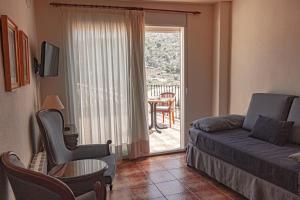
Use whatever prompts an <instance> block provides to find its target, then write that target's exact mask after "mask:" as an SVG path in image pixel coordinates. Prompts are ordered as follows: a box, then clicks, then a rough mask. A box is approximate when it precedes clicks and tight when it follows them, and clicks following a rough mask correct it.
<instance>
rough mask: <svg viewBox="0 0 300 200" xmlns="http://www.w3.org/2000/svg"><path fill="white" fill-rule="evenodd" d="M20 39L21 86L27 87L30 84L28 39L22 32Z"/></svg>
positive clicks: (20, 32)
mask: <svg viewBox="0 0 300 200" xmlns="http://www.w3.org/2000/svg"><path fill="white" fill-rule="evenodd" d="M18 37H19V68H20V84H21V85H26V84H29V83H30V68H29V46H28V37H27V35H26V34H25V33H24V32H23V31H21V30H20V31H19V36H18Z"/></svg>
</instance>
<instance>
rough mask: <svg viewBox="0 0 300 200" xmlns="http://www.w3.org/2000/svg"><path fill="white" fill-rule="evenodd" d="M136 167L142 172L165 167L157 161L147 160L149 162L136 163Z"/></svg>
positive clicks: (159, 169)
mask: <svg viewBox="0 0 300 200" xmlns="http://www.w3.org/2000/svg"><path fill="white" fill-rule="evenodd" d="M138 167H139V168H140V169H141V170H142V171H144V172H153V171H161V170H165V168H164V167H163V166H162V165H161V164H160V163H158V162H149V163H144V164H138Z"/></svg>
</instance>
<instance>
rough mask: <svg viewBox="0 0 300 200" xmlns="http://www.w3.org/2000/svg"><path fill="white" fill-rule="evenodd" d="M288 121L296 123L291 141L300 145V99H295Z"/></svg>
mask: <svg viewBox="0 0 300 200" xmlns="http://www.w3.org/2000/svg"><path fill="white" fill-rule="evenodd" d="M287 120H288V121H293V122H294V126H293V128H292V132H291V134H290V138H289V141H290V142H292V143H295V144H300V98H295V99H294V101H293V104H292V107H291V110H290V113H289V116H288V119H287Z"/></svg>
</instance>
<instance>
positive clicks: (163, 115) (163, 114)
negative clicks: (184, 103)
mask: <svg viewBox="0 0 300 200" xmlns="http://www.w3.org/2000/svg"><path fill="white" fill-rule="evenodd" d="M162 117H163V123H165V113H164V112H163V113H162Z"/></svg>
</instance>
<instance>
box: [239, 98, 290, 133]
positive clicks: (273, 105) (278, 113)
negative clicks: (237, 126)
mask: <svg viewBox="0 0 300 200" xmlns="http://www.w3.org/2000/svg"><path fill="white" fill-rule="evenodd" d="M295 97H296V96H292V95H283V94H270V93H255V94H253V96H252V98H251V102H250V105H249V108H248V112H247V115H246V117H245V120H244V123H243V128H245V129H248V130H251V129H252V128H253V126H254V124H255V122H256V120H257V118H258V115H262V116H266V117H271V118H274V119H277V120H286V119H287V117H288V114H289V110H290V107H291V105H292V102H293V99H294V98H295Z"/></svg>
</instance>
